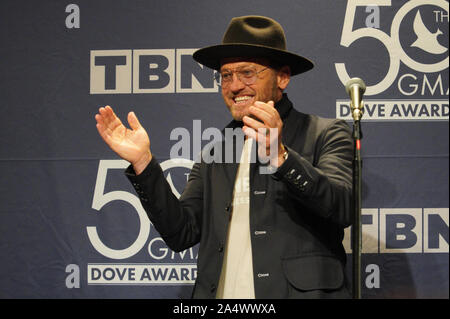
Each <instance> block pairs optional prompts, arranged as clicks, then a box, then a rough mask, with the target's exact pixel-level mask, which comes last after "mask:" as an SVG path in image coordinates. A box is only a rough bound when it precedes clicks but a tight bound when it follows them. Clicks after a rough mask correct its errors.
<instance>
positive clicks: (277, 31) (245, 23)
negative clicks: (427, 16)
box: [193, 16, 314, 75]
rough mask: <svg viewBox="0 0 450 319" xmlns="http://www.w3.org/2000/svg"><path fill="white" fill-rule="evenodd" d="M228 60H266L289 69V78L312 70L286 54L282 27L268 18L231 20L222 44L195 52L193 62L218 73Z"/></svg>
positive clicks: (309, 64)
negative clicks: (236, 58) (237, 58)
mask: <svg viewBox="0 0 450 319" xmlns="http://www.w3.org/2000/svg"><path fill="white" fill-rule="evenodd" d="M231 57H253V58H267V59H269V60H270V61H273V62H276V63H277V64H279V65H288V66H289V67H290V68H291V75H296V74H300V73H303V72H306V71H309V70H311V69H312V68H313V67H314V64H313V63H312V62H311V61H310V60H308V59H307V58H304V57H302V56H299V55H297V54H295V53H291V52H289V51H287V50H286V37H285V35H284V30H283V28H282V27H281V25H280V24H279V23H278V22H277V21H275V20H273V19H271V18H268V17H263V16H242V17H235V18H233V19H231V22H230V24H229V25H228V29H227V30H226V32H225V34H224V36H223V40H222V44H219V45H214V46H209V47H206V48H202V49H199V50H197V51H195V52H194V54H193V58H194V60H195V61H197V62H199V63H201V64H203V65H205V66H207V67H209V68H211V69H215V70H219V69H220V66H221V64H220V63H221V60H222V59H224V58H231Z"/></svg>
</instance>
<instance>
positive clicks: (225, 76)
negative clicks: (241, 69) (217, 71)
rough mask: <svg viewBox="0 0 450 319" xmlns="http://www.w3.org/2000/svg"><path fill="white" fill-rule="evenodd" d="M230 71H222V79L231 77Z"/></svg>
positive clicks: (226, 79) (225, 79)
mask: <svg viewBox="0 0 450 319" xmlns="http://www.w3.org/2000/svg"><path fill="white" fill-rule="evenodd" d="M231 77H232V76H231V73H222V80H224V81H228V80H230V79H231Z"/></svg>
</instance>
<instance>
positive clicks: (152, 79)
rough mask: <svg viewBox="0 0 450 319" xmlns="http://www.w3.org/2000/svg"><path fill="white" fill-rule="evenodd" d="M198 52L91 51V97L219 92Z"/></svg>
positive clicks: (163, 50)
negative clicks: (199, 60)
mask: <svg viewBox="0 0 450 319" xmlns="http://www.w3.org/2000/svg"><path fill="white" fill-rule="evenodd" d="M196 50H197V49H146V50H91V68H90V69H91V75H90V80H91V85H90V93H91V94H118V93H125V94H126V93H202V92H218V91H219V88H218V86H217V83H216V81H215V80H214V71H213V70H211V69H209V68H206V67H203V66H202V65H200V64H198V63H197V62H195V61H194V59H192V54H193V53H194V52H195V51H196Z"/></svg>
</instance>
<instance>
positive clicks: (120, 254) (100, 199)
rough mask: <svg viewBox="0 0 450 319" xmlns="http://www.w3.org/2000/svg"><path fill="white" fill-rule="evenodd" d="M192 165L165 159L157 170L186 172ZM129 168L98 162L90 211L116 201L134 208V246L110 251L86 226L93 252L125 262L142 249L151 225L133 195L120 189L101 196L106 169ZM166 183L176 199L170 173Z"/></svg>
mask: <svg viewBox="0 0 450 319" xmlns="http://www.w3.org/2000/svg"><path fill="white" fill-rule="evenodd" d="M193 164H194V162H193V161H191V160H187V159H183V158H177V159H169V160H166V161H164V162H162V163H161V168H162V169H163V171H165V170H167V169H171V168H174V167H184V168H187V169H191V168H192V166H193ZM129 165H130V163H128V162H127V161H125V160H101V161H100V162H99V165H98V173H97V181H96V183H95V189H94V197H93V200H92V208H93V209H95V210H97V211H98V212H99V213H100V212H101V209H102V207H103V206H105V205H106V204H108V203H110V202H113V201H117V200H119V201H124V202H126V203H128V204H130V205H131V206H132V207H133V208H134V209H135V211H136V213H137V215H138V217H139V224H140V228H139V234H138V236H137V238H136V240H135V241H134V243H133V244H131V245H130V246H129V247H127V248H124V249H113V248H110V247H108V246H106V245H105V244H104V243H103V242H102V240H101V239H100V237H99V236H98V232H97V227H96V226H88V227H86V230H87V234H88V237H89V240H90V242H91V244H92V246H93V247H94V248H95V250H97V251H98V252H99V253H100V254H102V255H103V256H105V257H108V258H112V259H125V258H129V257H131V256H134V255H135V254H136V253H138V252H139V251H140V250H141V249H142V247H144V245H145V243H146V241H147V239H148V237H149V235H150V226H151V223H150V220H149V219H148V217H147V213H146V212H145V210H144V208H143V207H142V204H141V202H140V201H139V198H138V197H137V196H136V195H134V194H131V193H129V192H126V191H121V190H116V191H111V192H107V193H105V186H106V176H107V174H108V170H111V169H122V170H123V169H125V168H127V167H128V166H129ZM167 180H168V182H169V185H170V187H171V188H172V192H173V193H174V194H175V195H176V196H177V197H179V196H180V194H179V193H178V191H177V190H176V189H175V186H174V185H173V182H172V179H171V177H170V174H169V175H168V177H167Z"/></svg>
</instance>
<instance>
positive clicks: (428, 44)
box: [411, 10, 448, 54]
mask: <svg viewBox="0 0 450 319" xmlns="http://www.w3.org/2000/svg"><path fill="white" fill-rule="evenodd" d="M413 28H414V32H415V33H416V35H417V40H416V41H414V43H413V44H411V46H412V47H417V48H419V49H422V50H424V51H426V52H428V53H432V54H441V53H444V52H445V51H447V50H448V49H447V48H446V47H444V46H442V45H441V44H440V43H439V42H438V40H437V37H438V35H440V34H442V31H441V30H439V28H438V29H437V31H436V32H435V33H431V32H430V30H428V29H427V27H426V26H425V24H424V23H423V21H422V16H421V15H420V10H417V13H416V17H415V18H414V25H413Z"/></svg>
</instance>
